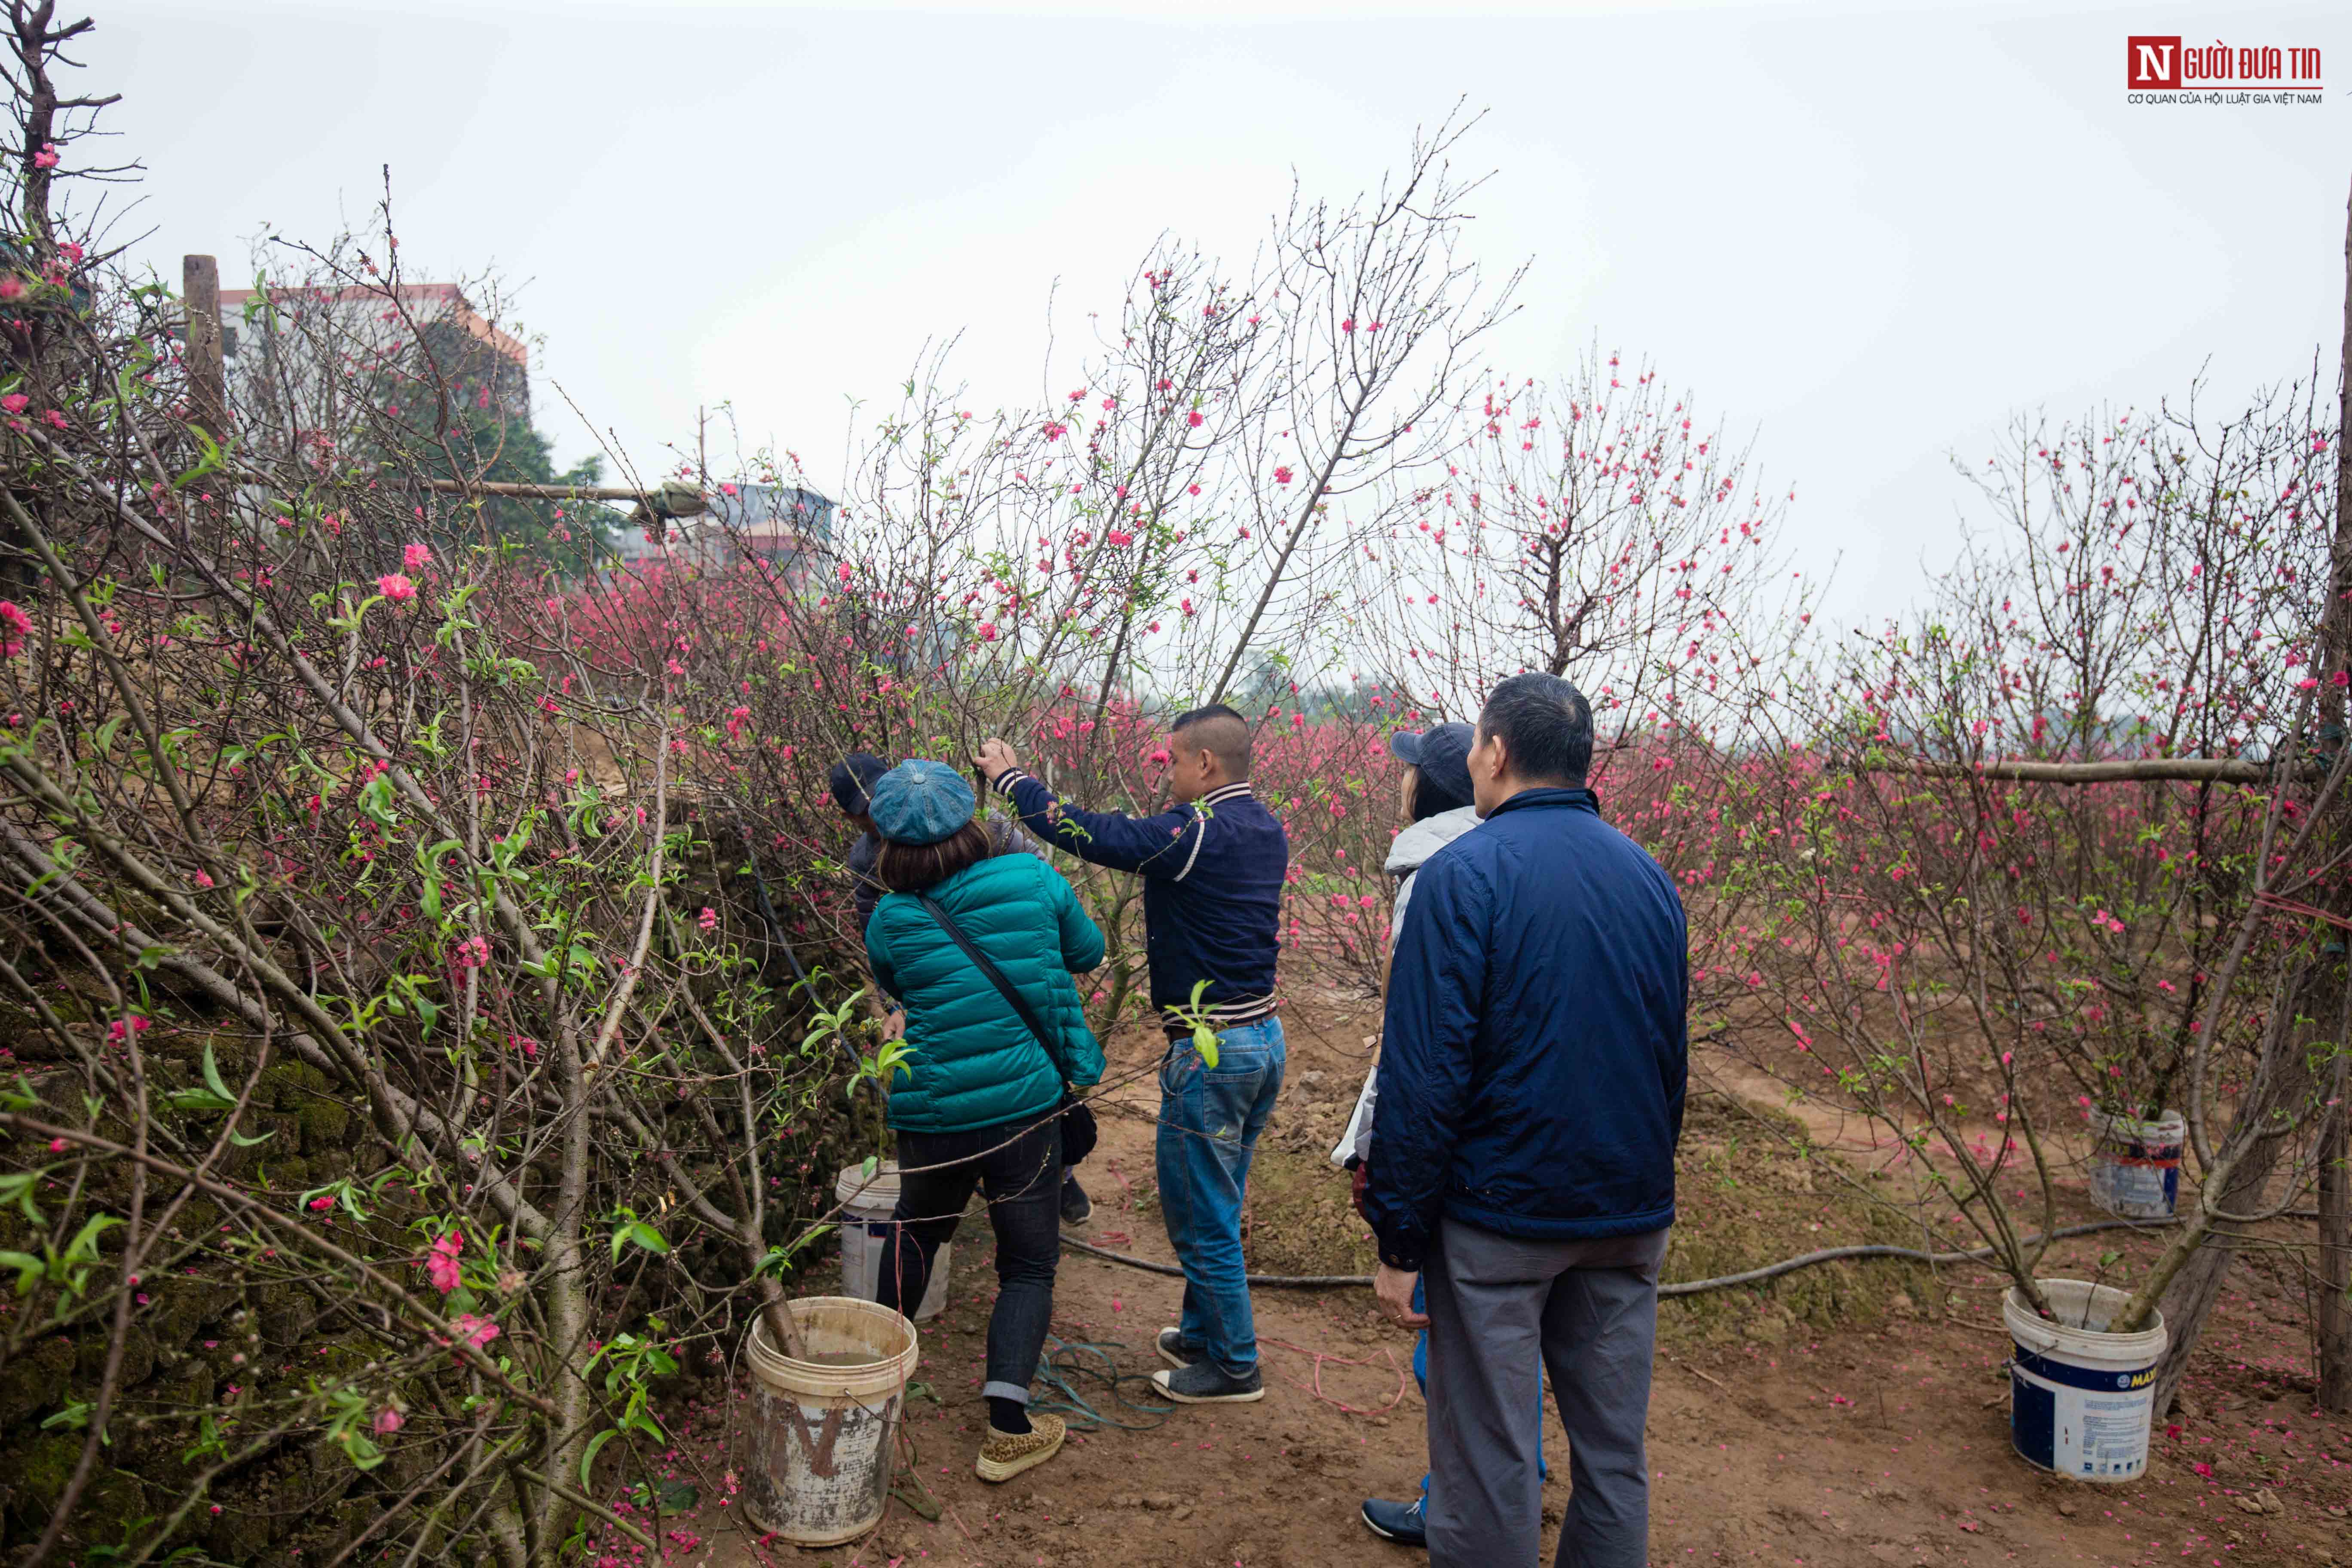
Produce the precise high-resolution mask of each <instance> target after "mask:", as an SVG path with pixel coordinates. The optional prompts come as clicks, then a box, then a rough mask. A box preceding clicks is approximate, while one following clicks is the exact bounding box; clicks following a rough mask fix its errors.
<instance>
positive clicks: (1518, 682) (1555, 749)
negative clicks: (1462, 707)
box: [1478, 674, 1592, 789]
mask: <svg viewBox="0 0 2352 1568" xmlns="http://www.w3.org/2000/svg"><path fill="white" fill-rule="evenodd" d="M1478 734H1479V738H1480V739H1482V740H1483V739H1485V738H1486V737H1487V736H1490V735H1500V736H1501V737H1502V738H1503V749H1504V752H1505V753H1506V754H1507V757H1508V758H1509V762H1510V769H1511V772H1513V773H1517V775H1518V776H1519V777H1521V778H1523V779H1528V780H1530V781H1532V782H1534V783H1538V784H1557V785H1560V786H1562V787H1565V788H1569V789H1576V788H1580V787H1581V786H1582V785H1583V784H1584V775H1585V773H1587V772H1588V771H1590V770H1591V766H1592V704H1591V703H1590V702H1587V701H1586V700H1584V693H1583V692H1581V691H1579V690H1578V689H1576V687H1575V686H1574V685H1573V684H1572V683H1570V682H1569V681H1566V680H1563V679H1560V678H1559V676H1557V675H1533V674H1530V675H1515V676H1512V677H1511V678H1510V679H1508V680H1506V681H1504V682H1503V683H1502V684H1501V685H1499V686H1497V687H1496V688H1495V689H1494V690H1493V691H1492V692H1491V693H1489V694H1488V696H1487V698H1486V707H1485V708H1484V709H1482V710H1479V713H1478Z"/></svg>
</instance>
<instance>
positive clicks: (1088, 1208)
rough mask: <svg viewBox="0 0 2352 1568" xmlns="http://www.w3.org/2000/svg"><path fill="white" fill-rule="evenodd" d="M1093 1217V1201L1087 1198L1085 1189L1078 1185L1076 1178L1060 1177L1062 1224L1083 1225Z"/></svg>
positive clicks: (1070, 1176) (1065, 1175)
mask: <svg viewBox="0 0 2352 1568" xmlns="http://www.w3.org/2000/svg"><path fill="white" fill-rule="evenodd" d="M1094 1216H1095V1201H1094V1199H1092V1198H1090V1197H1088V1196H1087V1190H1086V1188H1084V1187H1082V1186H1080V1185H1078V1179H1077V1177H1076V1176H1073V1175H1069V1174H1067V1173H1065V1174H1064V1175H1063V1177H1062V1223H1063V1224H1064V1225H1084V1224H1086V1223H1087V1221H1088V1220H1090V1219H1092V1218H1094Z"/></svg>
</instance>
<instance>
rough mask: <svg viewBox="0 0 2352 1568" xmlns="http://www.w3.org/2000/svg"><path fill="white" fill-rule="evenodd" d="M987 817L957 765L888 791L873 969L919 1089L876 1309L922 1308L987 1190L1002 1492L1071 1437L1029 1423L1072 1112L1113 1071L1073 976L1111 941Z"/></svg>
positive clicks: (902, 768)
mask: <svg viewBox="0 0 2352 1568" xmlns="http://www.w3.org/2000/svg"><path fill="white" fill-rule="evenodd" d="M975 804H976V803H975V800H974V797H973V795H972V789H971V784H967V783H965V782H964V779H963V776H962V775H961V773H957V772H956V770H955V769H953V768H950V767H949V766H947V765H946V764H944V763H934V762H925V761H920V760H917V761H911V762H905V763H899V764H898V766H897V767H895V768H892V769H891V770H890V771H889V772H888V773H884V774H883V775H882V776H881V778H879V779H878V780H877V781H876V782H875V785H874V788H873V791H872V795H871V804H870V805H869V807H868V813H867V814H868V815H869V816H871V817H872V819H873V822H874V826H875V829H876V830H877V832H878V833H879V834H880V835H881V840H882V843H881V850H880V853H879V854H878V855H877V856H876V858H875V861H874V875H875V879H876V880H877V881H878V882H879V883H880V884H881V886H882V888H883V889H884V891H883V893H882V895H881V897H880V898H879V899H878V900H876V902H875V906H874V918H873V919H872V920H871V921H867V922H866V958H867V962H869V963H871V964H872V965H873V968H874V975H875V979H876V980H877V982H878V983H879V984H882V985H883V986H885V987H887V989H888V991H889V992H890V994H892V995H894V996H896V997H898V999H899V1001H900V1002H901V1003H902V1004H903V1005H904V1006H905V1008H906V1015H907V1029H906V1036H905V1038H906V1043H907V1047H908V1055H907V1058H906V1061H905V1068H906V1072H907V1076H905V1077H903V1078H899V1079H897V1081H896V1082H894V1083H892V1084H891V1086H890V1093H889V1111H888V1119H889V1123H890V1127H891V1130H892V1131H894V1132H895V1133H896V1134H897V1136H898V1170H899V1176H898V1207H897V1209H896V1210H894V1211H893V1214H892V1219H893V1221H894V1224H893V1225H892V1226H891V1233H890V1243H889V1246H888V1248H887V1250H886V1251H885V1252H884V1254H883V1258H882V1267H881V1270H880V1279H879V1288H878V1289H877V1291H876V1299H877V1300H878V1301H880V1303H881V1304H882V1305H883V1306H885V1307H888V1308H890V1309H891V1310H894V1311H896V1310H903V1309H902V1306H901V1303H906V1302H914V1301H919V1300H922V1299H923V1291H924V1289H925V1288H926V1287H927V1286H928V1285H929V1282H930V1270H931V1259H932V1258H934V1257H936V1256H937V1255H938V1252H939V1248H940V1244H941V1243H943V1242H945V1241H947V1240H948V1239H949V1238H950V1237H952V1236H954V1235H955V1231H956V1222H957V1220H958V1219H959V1218H960V1217H961V1215H962V1214H963V1209H964V1205H965V1204H967V1203H968V1202H970V1201H971V1193H972V1189H973V1187H975V1186H977V1187H979V1188H980V1189H981V1191H982V1193H983V1194H986V1196H987V1199H988V1218H989V1224H990V1226H991V1227H992V1229H993V1230H994V1231H995V1233H996V1278H997V1293H996V1305H995V1308H994V1309H993V1310H992V1311H991V1312H990V1314H989V1319H988V1363H987V1365H988V1373H987V1381H986V1382H985V1383H984V1384H982V1386H981V1394H982V1397H983V1398H984V1399H985V1400H986V1401H987V1405H988V1432H987V1436H985V1437H984V1438H983V1439H982V1443H981V1447H980V1455H979V1458H978V1460H977V1461H976V1464H975V1467H974V1468H975V1469H976V1471H977V1473H978V1474H979V1476H980V1479H982V1480H983V1481H1004V1480H1009V1479H1012V1478H1013V1477H1014V1476H1017V1475H1019V1474H1020V1473H1021V1472H1022V1471H1024V1470H1027V1469H1032V1468H1035V1467H1036V1466H1038V1465H1042V1464H1044V1463H1045V1461H1046V1460H1047V1459H1050V1458H1053V1457H1054V1455H1055V1453H1056V1452H1058V1451H1059V1450H1060V1448H1061V1447H1062V1440H1063V1437H1064V1436H1065V1433H1066V1428H1065V1425H1064V1423H1063V1421H1062V1419H1061V1418H1060V1417H1059V1416H1055V1415H1034V1416H1033V1415H1030V1414H1029V1409H1028V1407H1029V1382H1030V1379H1031V1378H1033V1377H1034V1376H1035V1375H1036V1372H1037V1360H1038V1354H1039V1352H1041V1351H1042V1350H1043V1349H1044V1348H1045V1334H1046V1331H1047V1328H1048V1326H1049V1325H1050V1323H1051V1322H1052V1320H1053V1315H1054V1272H1055V1264H1056V1262H1057V1261H1058V1259H1059V1258H1060V1256H1061V1246H1062V1239H1061V1225H1060V1215H1059V1214H1058V1212H1057V1211H1058V1208H1059V1198H1058V1194H1059V1191H1060V1188H1061V1181H1062V1151H1063V1143H1062V1139H1063V1131H1064V1119H1063V1117H1062V1115H1061V1111H1062V1110H1063V1107H1064V1103H1065V1100H1066V1098H1067V1096H1068V1094H1069V1092H1070V1090H1071V1089H1074V1088H1085V1087H1087V1086H1089V1085H1092V1084H1096V1083H1099V1082H1100V1081H1101V1080H1102V1074H1103V1054H1102V1047H1101V1046H1100V1045H1099V1044H1097V1042H1096V1040H1095V1037H1094V1034H1093V1031H1091V1030H1090V1029H1088V1028H1087V1017H1086V1010H1085V1009H1084V1007H1082V1006H1081V1005H1080V1004H1079V1001H1078V992H1077V987H1076V985H1075V984H1073V983H1072V982H1071V979H1070V976H1071V975H1073V974H1082V973H1086V972H1087V971H1088V970H1091V969H1093V968H1094V967H1095V966H1096V965H1097V964H1099V963H1101V962H1102V960H1103V937H1102V932H1101V931H1099V930H1098V929H1097V927H1096V925H1095V923H1094V921H1091V920H1088V919H1087V914H1086V911H1085V910H1082V909H1080V908H1079V906H1078V900H1077V896H1076V894H1075V893H1073V892H1072V891H1071V890H1070V885H1069V883H1067V882H1066V881H1064V880H1063V879H1062V878H1061V876H1060V875H1059V874H1058V873H1057V872H1055V870H1054V868H1052V867H1051V866H1048V865H1047V864H1046V863H1045V861H1043V860H1041V859H1039V858H1036V857H1035V856H1034V855H999V854H993V853H992V852H991V848H990V840H989V836H988V832H987V830H986V829H985V828H983V827H982V826H980V824H978V823H976V822H974V821H973V820H972V809H973V806H974V805H975Z"/></svg>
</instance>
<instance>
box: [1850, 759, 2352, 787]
mask: <svg viewBox="0 0 2352 1568" xmlns="http://www.w3.org/2000/svg"><path fill="white" fill-rule="evenodd" d="M1853 766H1854V768H1855V769H1856V771H1858V772H1861V773H1912V774H1915V775H1916V776H1918V777H1921V778H1932V779H1964V778H1984V779H1994V780H1999V781H2002V782H2005V783H2011V784H2142V783H2157V782H2161V781H2164V780H2178V781H2180V782H2184V783H2190V784H2272V783H2274V782H2276V781H2277V780H2278V779H2279V778H2280V777H2281V776H2282V774H2284V776H2286V777H2289V778H2317V777H2320V776H2322V775H2324V774H2325V773H2326V768H2324V767H2322V766H2320V765H2319V764H2317V763H2291V764H2289V765H2287V766H2286V767H2284V769H2282V768H2281V766H2280V765H2279V764H2278V763H2257V762H2252V761H2250V760H2248V759H2246V758H2244V757H2132V758H2127V759H2124V760H2120V761H2116V762H2105V763H2006V762H2000V761H1997V760H1996V761H1990V762H1981V763H1931V762H1923V761H1921V760H1919V759H1918V758H1916V757H1906V758H1900V759H1896V760H1893V761H1888V762H1879V763H1874V762H1858V763H1854V764H1853Z"/></svg>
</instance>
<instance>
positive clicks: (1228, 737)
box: [974, 704, 1290, 1405]
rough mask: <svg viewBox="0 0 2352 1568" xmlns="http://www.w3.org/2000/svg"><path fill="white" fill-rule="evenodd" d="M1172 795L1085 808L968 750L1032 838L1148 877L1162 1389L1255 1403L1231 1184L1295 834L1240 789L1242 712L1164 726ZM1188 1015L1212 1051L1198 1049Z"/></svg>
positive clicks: (1236, 1190) (1267, 1023)
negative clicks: (1180, 1273) (1180, 1294)
mask: <svg viewBox="0 0 2352 1568" xmlns="http://www.w3.org/2000/svg"><path fill="white" fill-rule="evenodd" d="M1168 752H1169V766H1168V794H1169V796H1170V798H1171V800H1172V801H1173V802H1174V803H1175V804H1174V805H1171V807H1170V808H1169V809H1168V810H1166V811H1163V812H1160V813H1159V814H1158V815H1157V816H1120V815H1118V813H1115V812H1097V811H1085V810H1081V809H1079V808H1078V807H1076V806H1074V805H1069V804H1067V803H1066V802H1065V801H1063V800H1062V799H1060V798H1059V797H1058V796H1056V795H1055V794H1054V792H1053V791H1052V790H1050V789H1048V788H1046V787H1045V784H1043V783H1041V782H1039V781H1038V780H1036V779H1034V778H1032V777H1030V776H1029V775H1028V774H1027V773H1024V772H1022V770H1021V768H1020V766H1019V764H1018V761H1017V759H1016V758H1015V757H1014V756H1013V749H1012V748H1011V747H1009V746H1007V745H1006V744H1005V743H1004V742H1002V741H990V742H987V743H986V744H984V745H983V746H982V747H981V749H980V755H979V756H978V757H976V758H975V759H974V761H975V762H976V763H978V765H979V767H980V770H981V771H982V773H985V774H987V775H988V778H989V780H990V782H991V783H992V784H994V786H995V787H996V788H997V789H998V790H1000V791H1001V792H1003V794H1005V795H1009V796H1011V797H1012V799H1013V805H1014V806H1015V807H1016V808H1017V809H1018V810H1019V811H1020V813H1021V820H1022V821H1023V823H1024V824H1025V825H1027V826H1028V828H1029V830H1030V832H1032V833H1034V834H1035V835H1036V836H1037V837H1040V838H1042V839H1044V840H1045V842H1046V843H1048V844H1051V845H1053V846H1054V847H1056V848H1059V849H1065V850H1067V851H1068V852H1070V853H1071V854H1073V855H1076V856H1078V857H1079V858H1082V859H1086V860H1091V861H1093V862H1094V863H1095V864H1096V865H1097V866H1108V867H1112V868H1116V869H1118V870H1121V871H1134V872H1138V873H1139V874H1140V875H1141V876H1142V878H1143V923H1144V939H1143V940H1144V952H1145V956H1146V957H1147V958H1148V959H1149V961H1150V971H1151V1003H1152V1005H1153V1006H1154V1007H1156V1008H1157V1009H1159V1012H1160V1023H1161V1026H1162V1027H1163V1028H1164V1029H1165V1030H1166V1032H1167V1035H1168V1055H1167V1057H1166V1058H1165V1060H1163V1061H1162V1063H1161V1064H1160V1135H1159V1146H1158V1159H1157V1167H1158V1168H1157V1175H1158V1178H1159V1187H1160V1214H1161V1215H1162V1216H1163V1217H1164V1218H1165V1219H1166V1220H1167V1222H1168V1239H1169V1241H1170V1242H1171V1243H1172V1244H1173V1245H1174V1247H1175V1248H1176V1258H1177V1260H1178V1261H1179V1262H1181V1264H1182V1265H1183V1266H1184V1311H1183V1317H1182V1319H1181V1321H1180V1322H1178V1323H1177V1324H1176V1325H1175V1326H1173V1327H1171V1328H1168V1329H1163V1330H1162V1331H1160V1357H1161V1359H1162V1360H1164V1361H1166V1362H1167V1363H1169V1365H1170V1366H1171V1368H1172V1369H1173V1370H1172V1371H1169V1372H1162V1373H1156V1374H1154V1379H1153V1380H1154V1382H1155V1383H1157V1384H1158V1385H1159V1387H1160V1392H1162V1393H1163V1394H1167V1395H1168V1396H1169V1397H1170V1398H1171V1399H1175V1400H1178V1401H1180V1402H1181V1403H1184V1404H1187V1405H1207V1404H1225V1403H1239V1402H1243V1401H1247V1400H1255V1399H1261V1398H1264V1397H1265V1380H1264V1378H1263V1376H1262V1375H1261V1374H1260V1373H1259V1371H1258V1365H1257V1335H1256V1329H1255V1321H1254V1318H1253V1315H1252V1313H1251V1311H1250V1299H1249V1281H1248V1279H1247V1275H1246V1272H1245V1270H1244V1266H1243V1262H1242V1227H1241V1216H1242V1192H1243V1188H1244V1184H1246V1183H1247V1182H1248V1180H1249V1168H1250V1159H1251V1156H1252V1154H1253V1153H1254V1152H1255V1150H1256V1147H1257V1136H1258V1134H1259V1132H1261V1131H1264V1130H1265V1122H1266V1118H1267V1117H1269V1116H1271V1115H1272V1114H1273V1113H1274V1100H1275V1096H1276V1095H1277V1094H1279V1093H1280V1092H1281V1090H1282V1072H1283V1065H1284V1048H1283V1039H1282V1020H1281V1019H1279V1018H1277V1017H1276V1016H1275V999H1274V966H1275V959H1276V954H1277V953H1278V952H1279V942H1278V941H1277V937H1276V933H1277V931H1278V930H1279V929H1280V924H1281V916H1282V886H1283V881H1284V879H1285V878H1286V876H1287V875H1288V873H1289V869H1290V839H1289V837H1288V835H1286V833H1285V832H1284V831H1283V826H1282V824H1281V822H1280V821H1279V820H1278V819H1276V816H1275V815H1274V814H1273V813H1272V812H1270V811H1268V810H1267V809H1266V808H1265V805H1262V804H1261V803H1260V802H1259V801H1258V799H1257V797H1256V796H1255V795H1252V794H1251V793H1250V786H1249V772H1250V726H1249V721H1247V720H1245V719H1244V718H1243V717H1242V716H1241V715H1240V714H1239V713H1236V712H1234V710H1232V709H1230V708H1227V707H1224V706H1223V705H1222V704H1219V705H1215V706H1212V707H1208V708H1199V709H1195V710H1192V712H1190V713H1185V714H1181V715H1180V716H1178V718H1177V720H1176V721H1175V722H1174V723H1173V724H1171V726H1170V727H1169V736H1168ZM1196 1025H1204V1026H1206V1027H1207V1028H1208V1029H1209V1030H1210V1031H1211V1032H1212V1033H1213V1035H1214V1036H1215V1040H1216V1044H1215V1046H1214V1047H1213V1055H1210V1054H1204V1053H1203V1052H1202V1051H1201V1050H1200V1049H1199V1048H1198V1047H1195V1045H1194V1044H1193V1039H1194V1030H1195V1026H1196Z"/></svg>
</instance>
